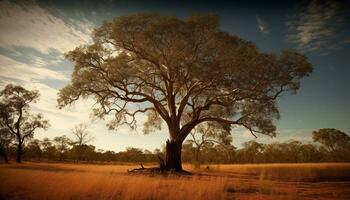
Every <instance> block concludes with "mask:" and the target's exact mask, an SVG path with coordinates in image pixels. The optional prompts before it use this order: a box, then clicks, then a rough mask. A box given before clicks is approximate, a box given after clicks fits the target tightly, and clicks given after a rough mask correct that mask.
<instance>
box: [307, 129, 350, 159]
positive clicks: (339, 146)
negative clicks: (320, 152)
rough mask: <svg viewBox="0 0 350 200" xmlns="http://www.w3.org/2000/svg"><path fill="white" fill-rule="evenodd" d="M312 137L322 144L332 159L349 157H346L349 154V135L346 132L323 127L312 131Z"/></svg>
mask: <svg viewBox="0 0 350 200" xmlns="http://www.w3.org/2000/svg"><path fill="white" fill-rule="evenodd" d="M312 139H313V140H314V142H319V143H321V144H323V146H324V148H325V149H326V151H327V153H328V154H329V155H330V157H331V158H332V159H333V160H334V161H340V160H344V159H345V160H346V159H349V158H346V157H349V156H348V155H349V154H350V137H349V136H348V135H347V134H346V133H344V132H342V131H340V130H337V129H334V128H323V129H320V130H318V131H314V132H312ZM349 160H350V159H349Z"/></svg>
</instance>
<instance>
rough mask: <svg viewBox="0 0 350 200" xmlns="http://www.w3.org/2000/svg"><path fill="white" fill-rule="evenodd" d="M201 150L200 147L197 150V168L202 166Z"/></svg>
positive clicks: (195, 159) (195, 161)
mask: <svg viewBox="0 0 350 200" xmlns="http://www.w3.org/2000/svg"><path fill="white" fill-rule="evenodd" d="M200 151H201V149H200V147H197V148H196V150H195V155H194V167H195V168H196V169H199V168H200V167H201V155H200V153H201V152H200Z"/></svg>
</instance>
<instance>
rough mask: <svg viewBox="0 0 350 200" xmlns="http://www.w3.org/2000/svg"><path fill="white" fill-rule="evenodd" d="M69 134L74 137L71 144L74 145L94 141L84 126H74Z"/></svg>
mask: <svg viewBox="0 0 350 200" xmlns="http://www.w3.org/2000/svg"><path fill="white" fill-rule="evenodd" d="M71 132H72V134H73V136H74V139H73V144H75V145H79V146H81V145H84V144H87V143H89V142H91V141H92V140H94V138H93V137H91V135H90V133H89V131H88V127H87V125H86V124H78V125H76V126H74V128H73V129H71Z"/></svg>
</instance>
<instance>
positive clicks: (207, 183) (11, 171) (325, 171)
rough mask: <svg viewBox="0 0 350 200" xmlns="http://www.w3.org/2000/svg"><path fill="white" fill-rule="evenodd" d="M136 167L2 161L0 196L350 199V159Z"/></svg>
mask: <svg viewBox="0 0 350 200" xmlns="http://www.w3.org/2000/svg"><path fill="white" fill-rule="evenodd" d="M133 167H138V166H136V165H92V164H47V163H24V164H9V165H5V164H2V165H0V180H1V181H0V199H35V200H36V199H90V200H95V199H135V200H136V199H152V200H153V199H174V200H178V199H181V200H182V199H236V200H238V199H242V200H243V199H271V200H272V199H274V200H276V199H277V200H278V199H283V200H287V199H292V200H294V199H310V200H311V199H319V200H324V199H341V200H345V199H350V163H338V164H334V163H324V164H246V165H211V166H210V167H209V170H193V169H192V168H191V166H190V165H185V168H186V169H187V170H189V171H192V172H194V175H191V176H175V175H173V176H161V175H157V176H146V175H136V174H128V173H127V172H126V171H127V169H131V168H133ZM146 167H147V165H146ZM204 167H205V166H204Z"/></svg>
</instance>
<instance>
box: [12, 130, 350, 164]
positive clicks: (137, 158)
mask: <svg viewBox="0 0 350 200" xmlns="http://www.w3.org/2000/svg"><path fill="white" fill-rule="evenodd" d="M79 127H82V126H81V125H79V126H76V128H79ZM76 130H77V129H74V130H72V133H74V131H76ZM83 131H86V130H83ZM75 133H76V132H75ZM73 136H75V134H73ZM85 137H87V138H90V137H89V135H88V134H85ZM313 139H314V143H307V144H303V143H302V142H300V141H296V140H291V141H288V142H282V143H272V144H262V143H258V142H256V141H254V140H252V141H249V142H246V143H244V144H243V145H242V148H238V149H237V148H235V147H234V146H233V145H231V144H226V145H223V144H221V143H215V142H210V141H208V142H206V143H204V144H203V146H202V147H201V149H200V153H201V157H200V160H198V156H197V153H198V149H197V146H196V145H195V144H194V143H193V142H192V140H187V141H186V142H185V144H184V145H183V153H182V160H183V161H184V162H186V163H194V164H197V166H198V164H200V163H202V164H204V163H205V164H210V163H303V162H349V161H350V137H349V136H348V135H346V134H345V133H343V132H341V131H338V130H336V129H320V130H319V131H314V132H313ZM82 140H83V141H84V140H86V138H78V137H75V138H73V139H69V138H68V137H67V136H60V137H55V138H54V139H52V140H50V139H48V138H45V139H43V140H38V139H34V140H31V141H30V142H29V143H27V144H26V146H25V148H24V159H25V160H27V161H29V160H31V161H64V162H140V163H145V162H158V161H159V158H158V156H160V157H164V151H165V149H164V148H163V149H155V150H154V151H153V152H151V151H149V150H142V149H138V148H132V147H128V148H126V150H125V151H121V152H114V151H103V150H101V149H96V147H95V146H93V145H89V144H86V143H85V142H83V143H79V142H78V141H82ZM8 154H9V157H10V158H14V157H15V156H16V146H15V145H12V146H9V147H8Z"/></svg>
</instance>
